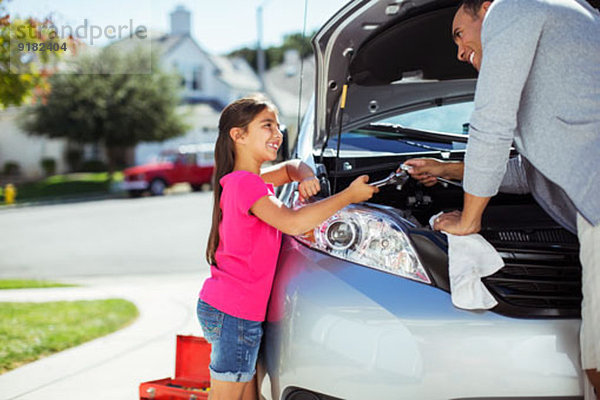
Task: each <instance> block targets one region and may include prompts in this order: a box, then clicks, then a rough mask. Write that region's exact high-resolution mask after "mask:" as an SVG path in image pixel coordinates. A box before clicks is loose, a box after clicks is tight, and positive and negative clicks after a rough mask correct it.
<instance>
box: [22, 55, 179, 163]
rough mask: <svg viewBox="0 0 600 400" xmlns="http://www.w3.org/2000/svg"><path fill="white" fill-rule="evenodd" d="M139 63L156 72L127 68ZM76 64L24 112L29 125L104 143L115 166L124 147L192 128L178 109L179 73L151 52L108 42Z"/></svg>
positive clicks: (39, 130)
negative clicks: (165, 67)
mask: <svg viewBox="0 0 600 400" xmlns="http://www.w3.org/2000/svg"><path fill="white" fill-rule="evenodd" d="M140 65H151V70H152V73H149V74H129V73H128V72H130V71H138V70H139V66H140ZM71 69H72V73H63V74H56V75H53V76H52V77H51V78H50V84H51V87H52V90H51V92H50V94H49V95H48V96H47V99H46V102H45V104H44V103H41V102H38V104H36V105H35V106H34V107H33V109H32V110H30V112H28V113H27V115H26V116H25V117H24V120H23V122H22V127H23V129H24V130H26V131H27V132H29V133H32V134H38V135H45V136H48V137H52V138H57V137H64V138H67V139H68V140H69V141H71V142H74V143H94V144H103V145H104V146H105V147H106V149H107V150H108V157H109V170H110V171H112V170H113V167H114V165H115V163H114V161H115V160H114V157H113V156H114V154H115V153H118V152H119V151H120V150H121V149H122V148H124V147H129V146H134V145H136V144H137V143H139V142H141V141H163V140H166V139H169V138H171V137H174V136H178V135H180V134H182V133H184V132H185V131H186V130H187V129H188V127H187V126H186V124H185V123H184V122H183V117H182V116H181V115H179V114H178V113H177V112H176V106H177V105H178V104H179V101H180V98H179V93H178V91H177V90H178V87H179V85H178V79H179V78H178V77H177V76H175V75H171V74H167V73H166V72H164V71H162V70H161V69H160V68H159V65H158V60H157V58H156V57H155V56H152V55H150V53H148V52H145V51H142V50H141V49H138V50H134V51H128V52H124V51H119V49H118V48H115V47H105V48H103V49H102V50H101V51H99V52H98V53H97V54H94V55H80V56H78V57H77V58H76V59H75V60H74V63H73V65H72V67H71ZM111 154H112V155H113V156H111Z"/></svg>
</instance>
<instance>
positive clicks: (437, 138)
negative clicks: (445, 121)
mask: <svg viewBox="0 0 600 400" xmlns="http://www.w3.org/2000/svg"><path fill="white" fill-rule="evenodd" d="M362 129H369V130H372V131H375V132H384V133H391V134H394V136H396V135H398V136H401V137H405V138H409V139H415V140H426V141H430V142H438V143H446V144H453V143H455V142H460V143H467V140H468V139H469V137H468V136H467V135H463V134H458V133H441V132H428V131H419V130H416V129H410V128H406V127H404V126H402V125H398V124H390V123H385V122H373V123H371V124H369V125H367V126H365V127H364V128H362Z"/></svg>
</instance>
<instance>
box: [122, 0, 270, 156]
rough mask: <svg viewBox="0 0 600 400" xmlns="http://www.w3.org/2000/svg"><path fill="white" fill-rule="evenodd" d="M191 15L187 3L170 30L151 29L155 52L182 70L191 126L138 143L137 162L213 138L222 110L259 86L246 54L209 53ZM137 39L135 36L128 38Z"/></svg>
mask: <svg viewBox="0 0 600 400" xmlns="http://www.w3.org/2000/svg"><path fill="white" fill-rule="evenodd" d="M191 27H192V15H191V13H190V12H189V11H188V10H187V9H186V8H185V7H183V6H181V5H180V6H177V8H176V9H175V10H174V11H173V12H171V14H170V32H169V33H168V34H160V33H156V32H151V33H150V35H151V46H152V52H158V54H159V55H160V62H161V64H162V65H163V67H164V68H166V69H168V70H171V71H174V72H176V73H177V74H179V75H180V76H181V81H180V84H181V86H182V105H181V106H180V109H181V110H180V111H181V112H182V113H184V114H185V115H186V118H187V122H188V124H189V125H190V126H191V129H190V130H189V131H188V132H186V134H184V135H183V136H180V137H177V138H173V139H170V140H167V141H165V142H161V143H140V144H139V145H137V146H136V149H135V164H141V163H145V162H148V161H151V160H152V159H153V158H155V157H156V156H157V155H158V153H159V152H160V151H161V150H165V149H171V148H176V147H178V146H179V145H184V144H192V143H214V142H215V140H216V138H217V134H218V123H219V115H220V112H221V110H222V109H223V108H224V107H225V106H226V105H227V104H229V103H230V102H232V101H233V100H235V99H237V98H239V97H243V96H245V95H248V94H250V93H255V92H258V91H259V90H260V88H261V84H260V80H259V78H258V76H257V75H256V73H255V72H254V71H253V70H252V68H251V67H250V65H248V63H247V62H246V60H244V59H242V58H228V57H223V56H218V55H214V54H209V53H208V52H206V51H205V50H204V49H203V48H202V47H201V46H200V44H199V43H198V42H197V41H196V40H195V39H194V38H193V36H192V32H191ZM127 40H135V39H127Z"/></svg>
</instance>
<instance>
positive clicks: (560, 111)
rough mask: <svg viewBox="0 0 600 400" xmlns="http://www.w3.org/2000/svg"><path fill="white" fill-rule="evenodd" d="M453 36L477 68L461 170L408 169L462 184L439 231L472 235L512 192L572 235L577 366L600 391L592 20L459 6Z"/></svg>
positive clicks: (599, 173) (479, 2)
mask: <svg viewBox="0 0 600 400" xmlns="http://www.w3.org/2000/svg"><path fill="white" fill-rule="evenodd" d="M452 35H453V38H454V41H455V42H456V44H457V45H458V58H459V60H461V61H464V62H469V63H470V64H471V65H473V67H474V68H475V69H477V70H478V71H479V77H478V81H477V88H476V93H475V108H474V111H473V114H472V116H471V121H470V135H469V142H468V145H467V152H466V155H465V161H464V164H463V163H450V162H440V161H436V160H431V159H414V160H409V161H407V162H406V164H408V165H411V166H412V167H413V170H412V171H411V174H412V176H413V177H415V178H416V179H419V180H420V181H421V182H423V183H424V184H426V185H432V184H434V183H435V178H434V177H435V176H441V177H445V178H450V179H463V187H464V190H465V194H464V205H463V210H462V212H458V211H455V212H452V213H446V214H443V215H441V216H440V217H439V218H438V219H437V220H436V221H435V225H434V227H435V229H437V230H443V231H445V232H448V233H452V234H456V235H467V234H471V233H475V232H478V231H479V230H480V228H481V217H482V214H483V211H484V209H485V207H486V206H487V204H488V202H489V199H490V198H491V197H492V196H494V195H495V194H496V193H497V192H498V190H499V188H501V187H512V188H513V189H514V188H515V187H517V190H516V191H531V193H532V194H533V196H534V198H535V199H536V200H537V201H538V202H540V204H541V205H542V207H544V209H546V211H548V212H549V214H550V215H551V216H553V217H554V218H555V219H556V220H557V221H558V222H559V223H561V224H562V225H563V226H565V227H566V228H567V229H570V230H571V231H576V232H577V235H578V237H579V241H580V244H581V252H580V259H581V264H582V266H583V274H582V279H583V303H582V321H583V324H582V330H581V350H582V365H583V368H584V369H585V370H586V373H587V376H588V378H589V380H590V382H591V383H592V385H593V386H594V387H595V389H596V393H598V394H600V372H599V370H600V14H599V13H598V11H597V10H595V9H594V8H592V7H591V6H590V5H589V4H587V3H586V2H585V1H584V0H552V1H550V0H496V1H495V2H493V3H492V2H491V1H483V0H465V1H463V2H462V3H461V6H460V7H459V9H458V11H457V12H456V14H455V17H454V21H453V24H452ZM513 143H514V146H515V147H516V149H517V151H518V152H519V154H520V157H519V158H515V159H512V160H510V162H509V153H510V148H511V145H513ZM507 165H508V169H507ZM594 245H595V246H596V248H594V247H595V246H594Z"/></svg>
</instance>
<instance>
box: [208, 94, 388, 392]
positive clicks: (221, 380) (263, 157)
mask: <svg viewBox="0 0 600 400" xmlns="http://www.w3.org/2000/svg"><path fill="white" fill-rule="evenodd" d="M282 140H283V136H282V134H281V132H280V131H279V122H278V119H277V111H276V109H275V106H274V105H273V104H271V103H270V102H268V101H267V100H266V99H264V98H261V97H247V98H243V99H240V100H237V101H235V102H233V103H231V104H230V105H228V106H227V107H226V108H225V109H224V110H223V112H222V114H221V117H220V120H219V136H218V138H217V143H216V145H215V164H216V165H215V181H214V205H213V221H212V228H211V231H210V236H209V239H208V246H207V250H206V259H207V261H208V263H209V264H210V265H211V276H210V278H208V279H207V280H206V281H205V283H204V286H203V287H202V290H201V292H200V299H199V300H198V319H199V320H200V325H201V326H202V331H203V332H204V337H205V338H206V339H207V340H208V341H209V342H210V343H211V344H212V352H211V362H210V375H211V383H210V385H211V389H210V399H211V400H219V399H226V400H234V399H244V400H248V399H253V400H254V399H256V398H257V395H258V393H257V386H256V377H255V372H256V360H257V356H258V349H259V345H260V341H261V336H262V321H263V320H264V318H265V313H266V309H267V301H268V298H269V294H270V292H271V286H272V284H273V277H274V274H275V265H276V263H277V256H278V254H279V246H280V244H281V233H282V232H283V233H286V234H289V235H297V234H300V233H303V232H306V231H308V230H310V229H312V228H314V227H315V226H317V225H318V224H320V223H321V222H323V221H324V220H326V219H327V218H329V217H330V216H332V215H333V214H335V212H336V211H338V210H339V209H341V208H343V207H345V206H347V205H348V204H350V203H355V202H361V201H365V200H368V199H369V198H371V196H372V195H373V193H374V192H377V190H378V189H377V188H376V187H372V186H370V185H368V184H367V181H368V176H366V175H364V176H361V177H359V178H357V179H356V180H355V181H354V182H352V184H351V185H350V186H349V187H348V188H346V189H345V190H343V191H342V192H340V193H337V194H335V195H333V196H331V197H329V198H327V199H324V200H321V201H319V202H316V203H312V204H309V205H307V206H305V207H303V208H300V209H298V210H293V209H290V208H288V207H286V206H285V205H283V204H282V203H281V202H280V201H279V200H278V199H277V197H275V195H274V193H273V186H278V185H282V184H285V183H288V182H291V181H298V182H300V183H299V192H300V194H301V195H302V196H303V197H305V198H308V197H310V196H313V195H315V194H317V193H318V191H319V189H320V187H319V182H318V180H317V179H316V178H315V176H314V174H313V172H312V170H311V169H310V167H308V166H307V165H306V164H304V163H302V162H300V161H298V160H296V161H290V162H285V163H281V164H278V165H275V166H273V167H271V168H269V169H268V170H267V171H265V172H263V173H262V174H261V172H260V167H261V165H262V164H263V163H264V162H265V161H273V160H275V158H276V157H277V150H278V149H279V146H280V145H281V142H282ZM265 182H269V183H265Z"/></svg>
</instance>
